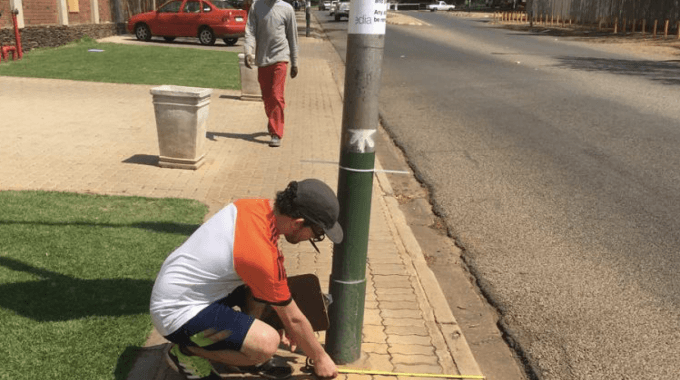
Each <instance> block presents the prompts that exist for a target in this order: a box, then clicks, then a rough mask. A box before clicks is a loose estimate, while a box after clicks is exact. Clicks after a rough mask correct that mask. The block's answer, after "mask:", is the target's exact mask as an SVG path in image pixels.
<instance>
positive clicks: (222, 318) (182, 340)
mask: <svg viewBox="0 0 680 380" xmlns="http://www.w3.org/2000/svg"><path fill="white" fill-rule="evenodd" d="M227 298H229V297H228V296H227V297H225V298H222V299H221V300H218V301H215V302H213V303H212V304H210V305H209V306H208V307H206V308H205V309H203V310H201V312H200V313H198V314H197V315H196V316H195V317H193V318H192V319H190V320H189V322H187V323H185V324H184V325H183V326H182V327H180V328H179V329H178V330H177V331H175V332H174V333H172V334H170V335H168V336H166V337H165V338H166V339H167V340H169V341H171V342H173V343H177V344H180V345H184V346H195V347H196V346H198V347H201V348H204V349H206V350H209V351H221V350H234V351H240V350H241V346H242V345H243V341H244V340H245V339H246V334H248V330H250V326H252V324H253V321H254V320H255V318H253V317H251V316H250V315H248V314H244V313H241V312H239V311H236V310H234V309H232V307H231V306H229V303H230V302H228V301H227ZM208 329H210V330H212V331H214V332H220V331H228V332H230V333H229V335H228V336H227V337H226V338H225V339H224V340H221V341H219V342H212V341H210V340H209V339H208V338H205V337H204V336H203V331H205V330H208Z"/></svg>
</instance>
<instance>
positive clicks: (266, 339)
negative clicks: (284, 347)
mask: <svg viewBox="0 0 680 380" xmlns="http://www.w3.org/2000/svg"><path fill="white" fill-rule="evenodd" d="M207 333H208V334H212V335H207V334H206V336H205V337H206V339H208V340H210V341H212V342H213V343H218V342H220V341H222V340H224V339H225V338H227V337H228V335H229V332H228V331H224V330H223V331H218V332H213V331H207ZM280 339H281V338H280V336H279V333H278V332H277V331H276V330H274V329H273V328H272V327H271V326H269V325H268V324H266V323H264V322H262V321H260V320H257V319H256V320H255V321H254V322H253V324H252V326H250V329H249V330H248V333H247V334H246V338H245V339H244V341H243V344H242V345H241V349H240V351H235V350H228V349H225V350H211V349H210V347H209V346H208V347H206V348H202V347H197V346H190V347H187V349H188V351H189V352H191V353H192V354H194V355H198V356H201V357H204V358H206V359H209V360H211V361H214V362H219V363H224V364H228V365H233V366H237V367H244V366H251V365H255V364H260V363H263V362H266V361H267V360H269V359H270V358H271V357H272V356H274V354H275V353H276V350H277V349H278V348H279V342H280Z"/></svg>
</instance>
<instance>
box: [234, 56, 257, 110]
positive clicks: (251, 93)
mask: <svg viewBox="0 0 680 380" xmlns="http://www.w3.org/2000/svg"><path fill="white" fill-rule="evenodd" d="M245 62H246V55H245V54H243V53H241V54H239V55H238V66H239V68H240V69H241V100H253V101H262V91H261V90H260V82H258V80H257V67H253V68H252V69H249V68H247V67H246V63H245Z"/></svg>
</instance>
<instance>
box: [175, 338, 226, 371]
mask: <svg viewBox="0 0 680 380" xmlns="http://www.w3.org/2000/svg"><path fill="white" fill-rule="evenodd" d="M165 360H166V361H167V362H168V364H169V365H170V367H172V369H174V370H175V371H177V372H179V373H181V374H182V375H184V377H186V378H187V379H191V380H198V379H201V380H203V379H205V380H220V379H222V378H221V377H220V375H219V374H218V373H217V372H216V371H215V369H214V368H213V366H212V364H210V361H209V360H208V359H205V358H202V357H200V356H195V355H185V354H184V353H183V352H182V350H180V347H179V345H177V344H173V345H172V347H171V348H170V349H169V350H167V351H166V352H165Z"/></svg>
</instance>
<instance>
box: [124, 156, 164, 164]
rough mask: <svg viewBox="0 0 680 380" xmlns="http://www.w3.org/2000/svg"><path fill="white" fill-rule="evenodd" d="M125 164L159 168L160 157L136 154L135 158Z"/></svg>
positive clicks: (127, 160) (128, 159)
mask: <svg viewBox="0 0 680 380" xmlns="http://www.w3.org/2000/svg"><path fill="white" fill-rule="evenodd" d="M123 162H124V163H126V164H138V165H149V166H158V156H154V155H151V154H135V155H134V156H132V157H130V158H127V159H125V160H123Z"/></svg>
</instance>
